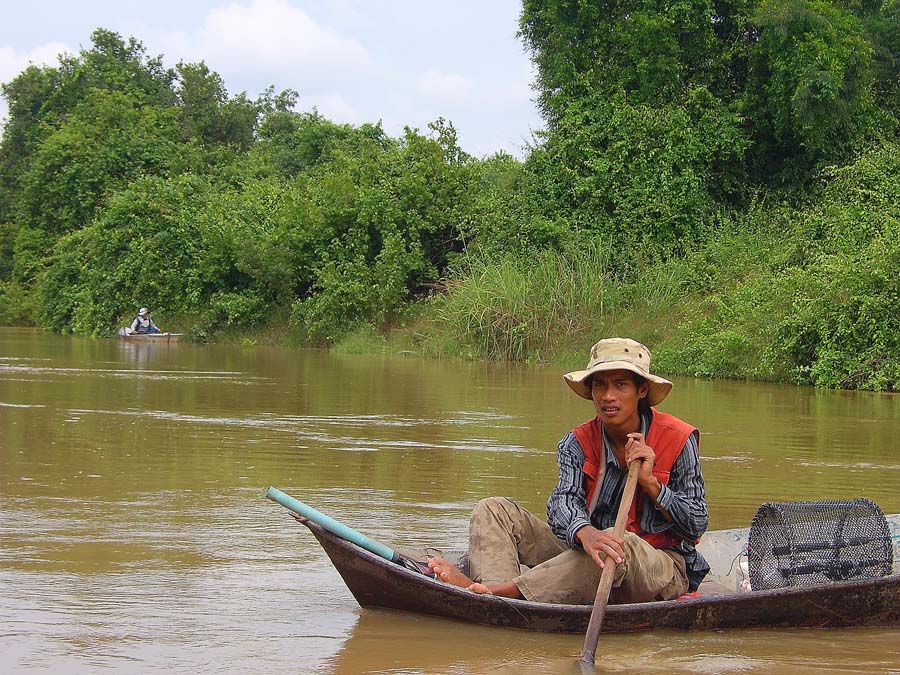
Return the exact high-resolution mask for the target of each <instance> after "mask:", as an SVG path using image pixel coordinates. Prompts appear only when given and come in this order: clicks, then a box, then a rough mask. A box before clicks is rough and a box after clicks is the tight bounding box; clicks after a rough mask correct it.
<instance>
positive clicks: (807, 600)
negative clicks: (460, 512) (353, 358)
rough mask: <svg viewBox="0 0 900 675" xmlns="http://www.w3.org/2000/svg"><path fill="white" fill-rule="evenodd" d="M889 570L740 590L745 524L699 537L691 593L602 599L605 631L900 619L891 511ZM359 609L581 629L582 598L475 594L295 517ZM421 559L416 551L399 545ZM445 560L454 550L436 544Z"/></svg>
mask: <svg viewBox="0 0 900 675" xmlns="http://www.w3.org/2000/svg"><path fill="white" fill-rule="evenodd" d="M887 518H888V523H889V526H890V528H891V535H892V537H893V545H894V568H893V574H891V575H889V576H885V577H880V578H876V579H866V580H856V581H846V582H837V583H832V584H823V585H818V586H810V587H803V588H797V587H794V588H782V589H777V590H761V591H749V592H740V591H739V590H738V588H739V584H740V581H741V579H742V578H743V576H742V573H741V564H740V560H741V559H742V558H741V551H742V547H743V545H744V544H745V543H746V542H747V536H748V530H746V529H743V530H742V529H737V530H719V531H715V532H708V533H707V534H706V535H704V537H703V540H702V542H701V544H700V547H699V548H700V549H701V550H702V551H703V554H704V556H705V557H706V559H707V560H708V561H709V563H710V566H711V568H712V571H711V573H710V575H709V577H708V581H706V582H704V584H703V585H702V586H701V589H700V593H699V595H698V596H697V597H691V598H685V599H679V600H669V601H663V602H647V603H640V604H624V605H610V606H609V607H608V608H607V610H606V618H605V621H604V623H603V632H604V633H626V632H638V631H655V630H664V629H680V630H725V629H730V628H803V627H806V628H844V627H850V626H897V625H900V569H898V566H900V564H898V563H900V515H890V516H888V517H887ZM301 522H303V524H304V525H306V527H308V528H309V529H310V531H312V533H313V535H314V536H315V537H316V539H318V541H319V543H320V544H321V545H322V548H323V549H324V550H325V553H326V554H327V555H328V557H329V558H330V559H331V562H332V563H333V564H334V566H335V568H336V569H337V571H338V572H339V573H340V575H341V577H343V579H344V582H345V583H346V584H347V587H348V588H349V589H350V592H351V593H352V594H353V597H354V598H356V601H357V602H358V603H359V604H360V605H361V606H362V607H378V608H385V609H399V610H405V611H409V612H416V613H419V614H430V615H434V616H439V617H445V618H450V619H458V620H462V621H469V622H474V623H478V624H483V625H488V626H501V627H506V628H523V629H528V630H535V631H544V632H560V633H584V631H585V629H586V628H587V624H588V620H589V619H590V614H591V607H590V605H559V604H550V603H539V602H530V601H527V600H510V599H506V598H499V597H495V596H492V595H478V594H476V593H472V592H471V591H467V590H465V589H462V588H457V587H456V586H451V585H449V584H446V583H444V582H441V581H437V580H435V579H432V578H430V577H428V576H425V575H424V574H419V573H417V572H413V571H410V570H408V569H406V568H405V567H403V566H401V565H398V564H396V563H392V562H389V561H387V560H385V559H384V558H381V557H379V556H376V555H374V554H372V553H369V552H368V551H366V550H364V549H362V548H360V547H358V546H356V545H355V544H352V543H350V542H348V541H346V540H344V539H341V538H339V537H337V536H336V535H334V534H332V533H330V532H328V531H327V530H325V529H323V528H322V527H320V526H319V525H316V524H315V523H314V522H312V521H309V520H305V519H302V520H301ZM401 552H402V553H403V554H404V555H406V556H408V557H411V558H414V559H420V560H424V559H425V557H426V556H425V555H424V554H417V553H416V552H411V551H401ZM442 554H443V555H444V557H446V558H448V559H450V558H452V557H454V555H458V552H457V553H454V552H448V551H443V552H442Z"/></svg>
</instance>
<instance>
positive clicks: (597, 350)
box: [563, 338, 672, 405]
mask: <svg viewBox="0 0 900 675" xmlns="http://www.w3.org/2000/svg"><path fill="white" fill-rule="evenodd" d="M620 369H621V370H630V371H631V372H632V373H637V374H638V375H640V376H641V377H643V378H645V379H646V380H647V385H648V387H649V390H648V392H647V399H648V401H649V402H650V405H656V404H657V403H659V402H660V401H662V400H663V399H664V398H665V397H666V396H668V395H669V392H670V391H672V383H671V382H669V381H668V380H667V379H665V378H663V377H660V376H659V375H654V374H653V373H651V372H650V350H649V349H647V347H646V346H644V345H642V344H641V343H640V342H636V341H635V340H631V339H629V338H606V339H605V340H600V341H599V342H598V343H597V344H595V345H594V346H593V347H591V357H590V360H588V364H587V368H585V369H584V370H575V371H573V372H571V373H566V374H565V375H563V378H564V379H565V381H566V384H568V385H569V388H570V389H571V390H572V391H574V392H575V393H576V394H578V395H579V396H580V397H581V398H586V399H587V400H589V401H590V400H593V399H592V398H591V388H590V386H589V385H588V383H587V380H588V379H589V378H590V377H591V375H593V374H594V373H599V372H602V371H604V370H620Z"/></svg>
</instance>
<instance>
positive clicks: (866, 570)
mask: <svg viewBox="0 0 900 675" xmlns="http://www.w3.org/2000/svg"><path fill="white" fill-rule="evenodd" d="M747 554H748V561H747V562H748V564H749V568H750V584H751V587H752V588H753V590H765V589H773V588H785V587H788V586H814V585H816V584H827V583H832V582H835V581H844V580H848V579H869V578H874V577H881V576H885V575H888V574H890V573H891V570H892V568H893V561H894V551H893V546H892V543H891V533H890V529H889V528H888V524H887V520H886V519H885V517H884V514H883V513H882V512H881V509H880V508H879V507H878V505H877V504H875V503H874V502H872V501H869V500H868V499H853V500H846V501H820V502H768V503H766V504H763V505H762V506H761V507H759V510H758V511H757V512H756V516H755V517H754V518H753V523H752V524H751V526H750V540H749V544H748V546H747Z"/></svg>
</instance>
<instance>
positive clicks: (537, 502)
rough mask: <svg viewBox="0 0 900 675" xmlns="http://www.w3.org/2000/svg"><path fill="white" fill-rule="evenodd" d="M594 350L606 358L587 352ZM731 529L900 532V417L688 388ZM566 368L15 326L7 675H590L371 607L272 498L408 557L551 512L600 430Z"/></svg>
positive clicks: (853, 669) (2, 377) (758, 660)
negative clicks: (839, 523)
mask: <svg viewBox="0 0 900 675" xmlns="http://www.w3.org/2000/svg"><path fill="white" fill-rule="evenodd" d="M592 337H593V336H586V339H585V348H586V349H587V347H588V346H589V343H590V342H592V339H591V338H592ZM661 408H662V409H663V410H665V411H666V412H670V413H673V414H675V415H678V416H679V417H682V418H684V419H686V420H688V421H690V422H692V423H693V424H695V425H697V426H698V427H699V428H700V429H701V432H702V441H701V456H702V462H703V468H704V474H705V477H706V482H707V490H708V500H709V507H710V516H711V528H712V529H720V528H729V527H746V526H747V525H748V523H749V521H750V519H751V518H752V517H753V514H754V513H755V511H756V509H757V507H758V506H759V505H760V504H761V503H763V502H766V501H788V500H816V499H825V498H829V499H839V498H852V497H866V498H868V499H872V500H874V501H875V502H877V503H878V504H879V505H880V506H881V507H882V509H883V510H884V511H885V512H888V513H897V512H900V452H898V438H900V397H898V396H896V395H892V394H873V393H862V392H834V391H815V390H810V389H800V388H796V387H791V386H782V385H767V384H748V383H743V382H718V381H701V380H691V379H675V389H674V391H673V393H672V394H671V395H670V396H669V398H668V399H667V400H666V401H665V402H664V404H663V405H662V406H661ZM591 414H592V413H591V409H590V404H589V403H587V402H585V401H582V400H580V399H578V398H577V397H575V396H574V395H573V394H571V393H570V392H569V390H568V388H567V387H566V386H565V384H564V383H563V381H562V377H561V372H560V371H559V369H558V368H550V367H543V366H533V365H505V364H504V365H498V364H482V363H457V362H449V361H448V362H438V361H427V360H420V359H415V358H386V357H371V356H355V355H338V354H332V353H326V352H320V351H312V350H309V351H306V350H289V349H276V348H268V347H241V346H219V345H192V344H177V345H168V346H164V345H148V344H131V343H127V342H124V341H119V340H114V339H110V340H89V339H83V338H74V337H65V336H57V335H48V334H44V333H41V332H38V331H32V330H23V329H0V668H2V671H3V672H9V671H11V670H12V671H17V672H32V671H33V672H59V673H72V672H102V671H122V672H191V673H206V672H215V673H223V672H234V673H246V672H252V673H257V672H258V673H322V674H327V673H342V674H345V673H346V674H355V673H392V674H400V673H402V674H404V675H414V674H419V673H421V674H432V673H452V674H478V673H576V672H580V671H579V670H578V668H577V666H576V657H577V654H578V652H579V650H580V648H581V643H582V637H581V636H578V635H544V634H535V633H530V632H524V631H514V630H505V629H491V628H481V627H477V626H472V625H467V624H463V623H458V622H455V621H449V620H442V619H435V618H425V617H419V616H414V615H410V614H404V613H400V612H388V611H374V610H361V609H360V608H359V606H358V605H357V604H356V602H355V601H354V599H353V597H352V596H351V595H350V593H349V592H348V591H347V590H346V587H345V586H344V585H343V583H342V581H341V579H340V577H339V576H338V574H337V572H336V571H335V570H334V568H333V567H332V566H331V564H330V562H329V561H328V559H327V558H326V556H325V555H324V553H323V552H322V551H321V549H320V548H319V547H318V545H317V544H316V543H315V540H314V539H313V538H312V536H311V535H310V534H309V532H308V531H307V530H306V529H305V528H303V527H302V526H300V525H298V524H297V523H295V522H294V521H293V520H292V519H291V518H290V517H289V516H288V515H287V512H286V511H285V510H284V509H283V508H282V507H280V506H278V505H276V504H273V503H272V502H270V501H268V500H266V499H265V498H264V494H265V490H266V488H267V487H268V486H269V485H274V486H277V487H279V488H281V489H282V490H284V491H286V492H288V493H289V494H291V495H293V496H295V497H297V498H299V499H302V500H303V501H305V502H307V503H308V504H310V505H312V506H314V507H316V508H318V509H319V510H321V511H324V512H326V513H328V514H329V515H331V516H333V517H335V518H337V519H338V520H341V521H343V522H346V523H347V524H349V525H351V526H353V527H355V528H357V529H358V530H361V531H362V532H364V533H365V534H367V535H369V536H370V537H373V538H375V539H377V540H380V541H384V542H385V543H388V544H395V545H401V546H436V547H448V548H449V547H459V546H462V545H464V543H465V539H466V529H467V524H468V516H469V512H470V510H471V508H472V506H473V505H474V504H475V502H476V501H478V499H480V498H481V497H484V496H489V495H505V496H509V497H512V498H514V499H516V500H517V501H519V502H520V503H522V504H524V505H525V506H526V507H528V508H529V509H531V510H532V511H535V512H536V513H541V514H542V513H543V512H544V507H545V503H546V499H547V497H548V495H549V494H550V491H551V490H552V488H553V485H554V482H555V479H556V473H555V452H556V444H557V442H558V441H559V439H560V437H561V436H562V435H563V434H564V433H565V432H566V431H567V430H569V429H570V428H571V427H573V426H574V425H576V424H577V423H579V422H581V421H584V420H586V419H588V418H589V417H590V416H591ZM597 656H598V658H597V664H598V665H597V670H598V672H636V673H709V674H713V673H736V674H737V673H741V674H743V673H754V674H762V673H789V674H791V675H800V674H803V673H861V674H862V673H865V674H871V673H883V674H889V673H895V674H896V673H900V629H894V628H890V629H888V628H865V629H848V630H832V631H825V630H793V631H758V630H755V631H751V630H747V631H729V632H726V633H681V632H656V633H647V634H640V635H625V636H622V635H616V636H605V635H602V636H601V638H600V645H599V648H598V650H597Z"/></svg>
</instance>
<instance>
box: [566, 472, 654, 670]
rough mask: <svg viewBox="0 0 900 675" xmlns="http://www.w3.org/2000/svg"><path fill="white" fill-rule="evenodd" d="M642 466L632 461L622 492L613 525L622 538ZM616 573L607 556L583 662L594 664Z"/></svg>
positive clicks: (616, 533)
mask: <svg viewBox="0 0 900 675" xmlns="http://www.w3.org/2000/svg"><path fill="white" fill-rule="evenodd" d="M640 468H641V462H640V460H638V461H634V462H632V463H631V464H630V465H629V467H628V478H627V480H626V481H625V490H624V491H623V492H622V501H621V502H619V511H618V513H617V514H616V524H615V525H614V526H613V533H614V534H615V535H616V536H617V537H619V538H620V539H621V538H622V535H624V534H625V524H626V522H627V521H628V512H629V511H630V510H631V502H632V501H633V500H634V491H635V489H636V488H637V478H638V471H639V470H640ZM615 573H616V561H615V560H613V558H612V556H606V560H605V561H604V565H603V572H602V574H601V575H600V585H599V586H597V597H596V598H594V608H593V609H592V610H591V620H590V621H589V622H588V627H587V632H586V633H585V634H584V647H582V649H581V656H580V657H579V659H578V660H579V661H580V662H581V663H583V664H587V665H590V666H593V665H594V654H595V652H596V651H597V641H598V640H599V639H600V629H601V628H602V627H603V617H604V615H605V614H606V605H607V603H608V602H609V591H610V589H611V588H612V582H613V576H614V575H615Z"/></svg>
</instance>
